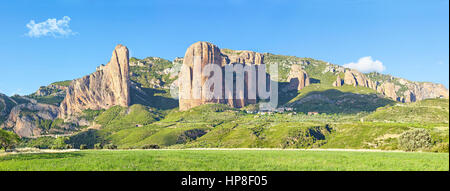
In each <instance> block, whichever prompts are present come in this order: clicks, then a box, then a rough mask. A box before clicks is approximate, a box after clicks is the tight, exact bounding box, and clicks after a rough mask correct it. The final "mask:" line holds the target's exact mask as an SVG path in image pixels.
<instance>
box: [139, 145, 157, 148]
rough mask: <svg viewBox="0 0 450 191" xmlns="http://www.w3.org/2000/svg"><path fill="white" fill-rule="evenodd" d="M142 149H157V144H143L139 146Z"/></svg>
mask: <svg viewBox="0 0 450 191" xmlns="http://www.w3.org/2000/svg"><path fill="white" fill-rule="evenodd" d="M141 148H142V149H159V148H160V147H159V145H144V146H142V147H141Z"/></svg>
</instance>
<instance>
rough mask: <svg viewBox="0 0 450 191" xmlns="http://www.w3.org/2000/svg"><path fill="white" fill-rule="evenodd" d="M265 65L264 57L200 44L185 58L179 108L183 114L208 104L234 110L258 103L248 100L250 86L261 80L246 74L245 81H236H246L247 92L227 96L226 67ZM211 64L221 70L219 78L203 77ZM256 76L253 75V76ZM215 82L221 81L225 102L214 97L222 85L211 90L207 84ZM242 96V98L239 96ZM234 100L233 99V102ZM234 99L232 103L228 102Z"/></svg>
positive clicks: (254, 53) (215, 76)
mask: <svg viewBox="0 0 450 191" xmlns="http://www.w3.org/2000/svg"><path fill="white" fill-rule="evenodd" d="M263 62H264V56H263V54H260V53H256V52H252V51H234V50H228V49H224V50H221V49H219V47H217V46H216V45H213V44H211V43H208V42H197V43H194V44H193V45H191V46H190V47H189V48H188V49H187V51H186V54H185V56H184V59H183V67H182V69H181V71H180V74H179V78H178V84H179V107H180V110H181V111H184V110H188V109H190V108H192V107H196V106H199V105H202V104H206V103H226V104H228V105H230V106H232V107H243V106H245V105H246V104H248V103H256V99H249V98H248V97H247V91H248V87H249V86H248V84H252V83H253V82H252V80H257V78H258V76H257V73H255V74H254V75H255V76H250V75H249V74H248V73H246V72H244V79H239V80H237V79H235V81H238V82H240V80H242V81H244V88H243V89H240V90H239V91H237V90H236V89H234V90H233V92H232V93H231V92H228V93H230V94H232V95H227V96H226V95H225V80H224V79H225V74H224V71H225V69H224V68H225V66H227V65H228V66H230V65H233V66H234V65H238V64H240V65H243V66H245V65H261V64H263ZM207 64H215V65H217V66H218V68H220V72H219V73H217V74H215V73H214V72H211V73H210V75H209V76H207V75H202V71H203V70H204V67H205V66H206V65H207ZM251 75H253V74H251ZM211 78H218V79H220V81H221V82H222V84H221V86H222V87H221V91H220V92H221V98H219V99H218V98H217V97H213V96H210V95H211V92H214V90H215V88H220V84H219V85H217V86H216V85H213V86H209V87H207V86H206V85H205V82H206V81H207V80H208V79H211ZM255 84H256V82H255ZM236 95H242V96H240V97H239V96H236ZM231 97H232V99H231ZM226 98H230V99H226Z"/></svg>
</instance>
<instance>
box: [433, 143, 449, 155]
mask: <svg viewBox="0 0 450 191" xmlns="http://www.w3.org/2000/svg"><path fill="white" fill-rule="evenodd" d="M431 151H433V152H437V153H448V143H439V144H437V145H435V146H434V147H433V148H432V149H431Z"/></svg>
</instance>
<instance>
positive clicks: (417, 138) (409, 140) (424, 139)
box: [399, 129, 431, 151]
mask: <svg viewBox="0 0 450 191" xmlns="http://www.w3.org/2000/svg"><path fill="white" fill-rule="evenodd" d="M399 145H400V148H402V149H403V150H405V151H417V150H424V149H428V148H430V147H431V136H430V133H429V132H428V131H427V130H425V129H414V130H410V131H406V132H404V133H403V134H402V135H400V137H399Z"/></svg>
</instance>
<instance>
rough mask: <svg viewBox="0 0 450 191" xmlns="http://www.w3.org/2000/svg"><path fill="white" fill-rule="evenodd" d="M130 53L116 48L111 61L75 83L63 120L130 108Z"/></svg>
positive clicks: (66, 99) (68, 96) (123, 48)
mask: <svg viewBox="0 0 450 191" xmlns="http://www.w3.org/2000/svg"><path fill="white" fill-rule="evenodd" d="M128 57H129V53H128V49H127V47H125V46H123V45H117V46H116V48H115V49H114V51H113V53H112V57H111V60H110V62H109V63H108V64H106V65H105V66H102V67H100V68H98V69H97V71H96V72H94V73H92V74H91V75H88V76H84V77H82V78H80V79H76V80H74V81H72V84H71V85H70V86H69V88H68V89H67V92H66V97H65V98H64V100H63V102H62V103H61V106H60V111H61V112H60V115H59V116H60V117H61V118H65V117H67V116H70V115H73V114H76V113H79V112H81V111H83V110H86V109H93V110H99V109H108V108H109V107H111V106H115V105H120V106H128V105H129V104H130V93H129V91H130V82H129V63H128V62H129V60H128V59H129V58H128Z"/></svg>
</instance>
